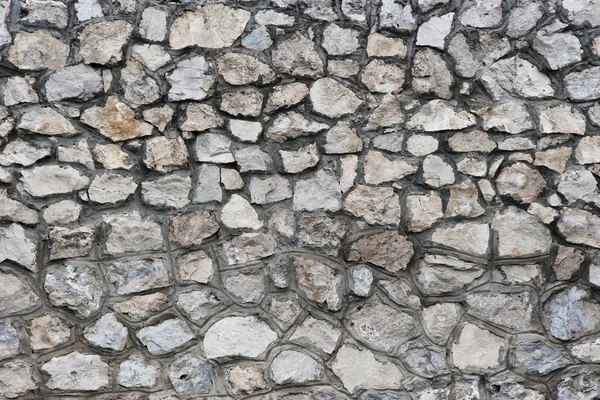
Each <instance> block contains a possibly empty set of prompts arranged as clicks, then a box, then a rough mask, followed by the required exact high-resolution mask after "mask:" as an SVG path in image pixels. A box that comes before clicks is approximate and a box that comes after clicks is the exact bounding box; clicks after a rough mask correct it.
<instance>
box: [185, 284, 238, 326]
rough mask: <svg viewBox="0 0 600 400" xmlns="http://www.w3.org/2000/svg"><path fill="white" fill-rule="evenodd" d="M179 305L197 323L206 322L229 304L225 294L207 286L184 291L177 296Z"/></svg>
mask: <svg viewBox="0 0 600 400" xmlns="http://www.w3.org/2000/svg"><path fill="white" fill-rule="evenodd" d="M176 304H177V307H178V308H179V309H181V311H183V313H184V314H185V315H186V316H187V317H188V318H190V319H191V320H192V321H193V322H195V323H197V324H200V325H202V324H204V323H205V322H206V321H208V319H209V318H211V317H212V316H213V315H215V314H216V313H218V312H219V311H221V310H222V309H223V308H225V307H226V306H227V305H228V301H226V300H225V295H223V294H222V293H220V292H218V291H216V290H213V289H207V288H201V289H200V290H193V291H191V292H187V293H182V294H180V295H179V296H178V297H177V303H176Z"/></svg>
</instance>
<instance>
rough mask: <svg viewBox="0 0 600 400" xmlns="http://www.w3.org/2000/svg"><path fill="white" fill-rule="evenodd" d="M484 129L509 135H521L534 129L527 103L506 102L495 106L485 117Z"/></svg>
mask: <svg viewBox="0 0 600 400" xmlns="http://www.w3.org/2000/svg"><path fill="white" fill-rule="evenodd" d="M509 116H510V117H509ZM542 124H543V123H542ZM483 128H484V129H486V130H498V131H501V132H508V133H521V132H524V131H527V130H529V129H533V123H532V121H531V116H530V115H529V111H527V107H525V103H522V102H519V101H505V102H502V103H498V104H494V106H493V107H492V108H491V109H490V110H489V111H488V112H486V113H485V114H484V115H483Z"/></svg>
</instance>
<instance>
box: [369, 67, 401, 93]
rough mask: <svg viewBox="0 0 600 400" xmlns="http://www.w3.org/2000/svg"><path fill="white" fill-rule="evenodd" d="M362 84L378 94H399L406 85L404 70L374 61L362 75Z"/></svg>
mask: <svg viewBox="0 0 600 400" xmlns="http://www.w3.org/2000/svg"><path fill="white" fill-rule="evenodd" d="M361 81H362V83H363V84H364V85H365V86H366V87H367V88H368V89H369V90H370V91H371V92H376V93H398V92H401V91H402V86H403V85H404V70H403V69H402V68H400V67H398V66H397V65H395V64H391V63H386V62H385V61H382V60H373V61H371V62H370V63H369V64H367V66H365V67H364V68H363V70H362V73H361Z"/></svg>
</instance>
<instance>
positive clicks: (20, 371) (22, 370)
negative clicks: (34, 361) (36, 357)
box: [0, 360, 38, 399]
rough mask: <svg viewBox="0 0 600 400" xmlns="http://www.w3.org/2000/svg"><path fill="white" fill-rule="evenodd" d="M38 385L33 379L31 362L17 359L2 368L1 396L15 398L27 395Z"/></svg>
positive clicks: (0, 376) (0, 372) (0, 373)
mask: <svg viewBox="0 0 600 400" xmlns="http://www.w3.org/2000/svg"><path fill="white" fill-rule="evenodd" d="M37 387H38V383H37V382H36V381H34V379H33V369H32V365H31V364H28V363H27V362H25V361H22V360H15V361H11V362H8V363H6V364H4V365H3V366H2V367H1V368H0V396H4V397H6V398H8V399H13V398H17V397H20V396H23V395H25V394H26V393H27V392H29V391H32V390H35V389H37Z"/></svg>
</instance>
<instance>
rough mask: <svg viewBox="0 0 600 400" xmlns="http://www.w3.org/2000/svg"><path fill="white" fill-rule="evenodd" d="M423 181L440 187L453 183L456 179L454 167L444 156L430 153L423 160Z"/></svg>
mask: <svg viewBox="0 0 600 400" xmlns="http://www.w3.org/2000/svg"><path fill="white" fill-rule="evenodd" d="M422 166H423V181H424V182H425V184H427V185H429V186H431V187H434V188H439V187H442V186H446V185H451V184H453V183H454V182H455V181H456V176H455V174H454V168H453V167H452V165H451V164H448V163H447V162H446V161H444V159H443V158H441V157H440V156H436V155H432V154H430V155H428V156H427V157H425V159H424V160H423V165H422Z"/></svg>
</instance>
